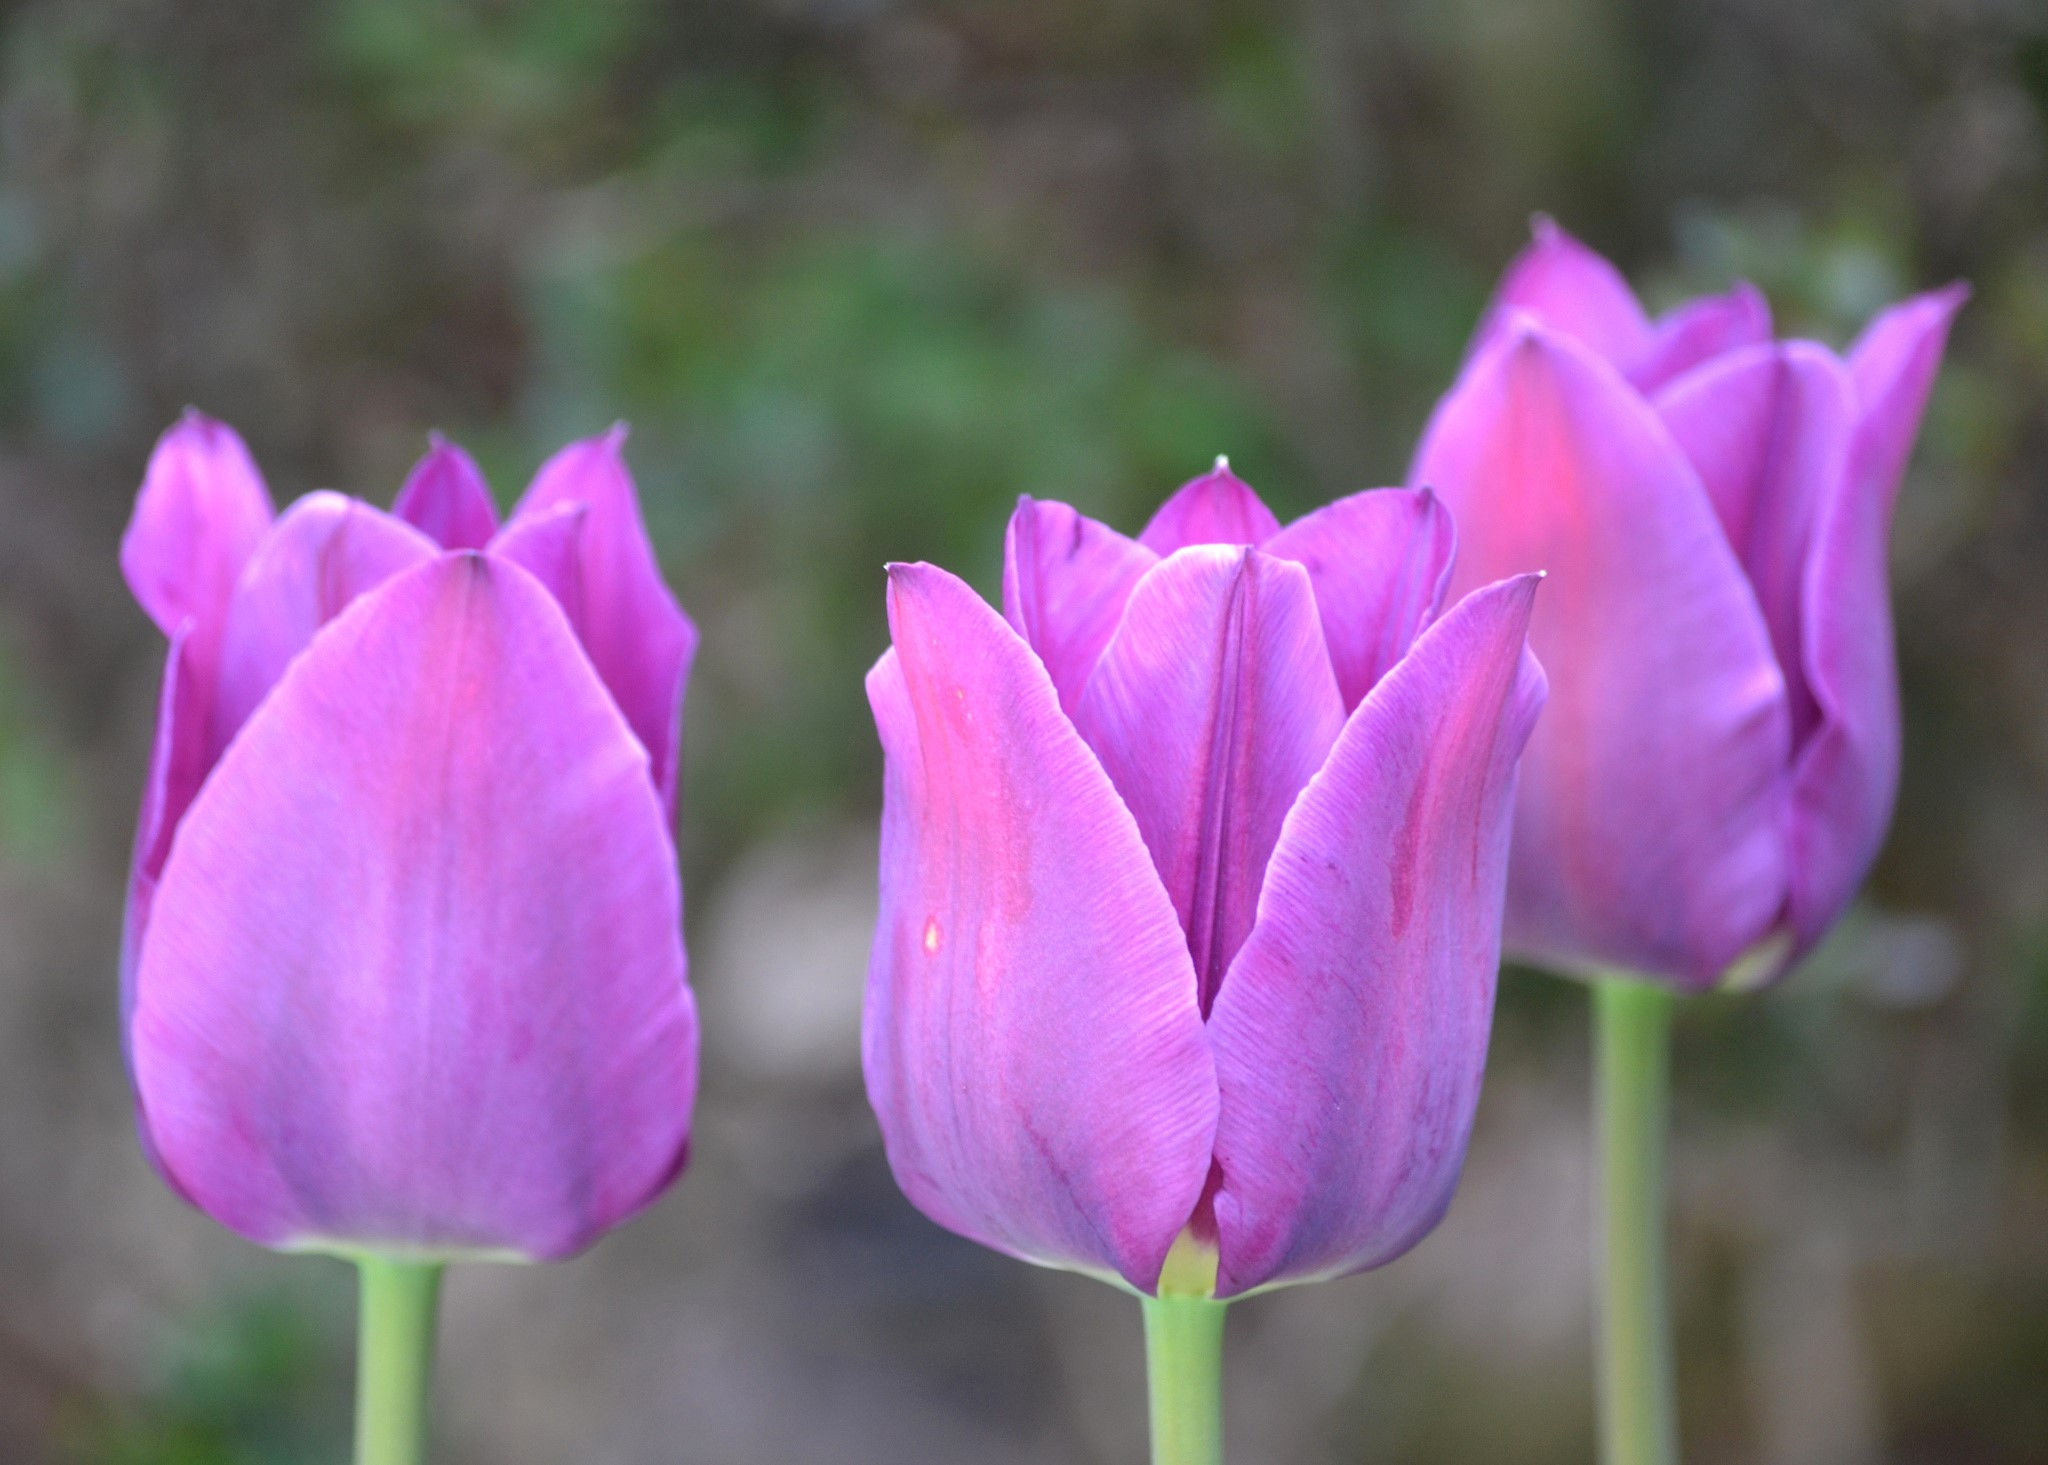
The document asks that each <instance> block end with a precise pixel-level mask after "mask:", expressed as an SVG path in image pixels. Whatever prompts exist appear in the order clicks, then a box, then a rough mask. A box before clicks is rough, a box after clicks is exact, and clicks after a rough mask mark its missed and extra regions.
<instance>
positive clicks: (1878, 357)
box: [1791, 286, 1967, 949]
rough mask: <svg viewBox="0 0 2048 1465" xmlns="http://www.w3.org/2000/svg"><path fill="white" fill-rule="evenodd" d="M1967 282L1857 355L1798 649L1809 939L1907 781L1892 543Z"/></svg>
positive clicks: (1804, 906) (1890, 325)
mask: <svg viewBox="0 0 2048 1465" xmlns="http://www.w3.org/2000/svg"><path fill="white" fill-rule="evenodd" d="M1966 295H1967V292H1966V291H1965V290H1964V289H1963V288H1962V287H1959V286H1951V287H1950V288H1949V289H1946V290H1937V291H1935V292H1933V293H1931V294H1927V295H1922V296H1919V297H1918V298H1916V299H1913V300H1909V301H1907V302H1906V303H1905V304H1903V305H1899V306H1895V307H1894V308H1893V309H1891V310H1889V311H1886V312H1885V313H1884V314H1883V315H1881V316H1879V317H1878V318H1877V320H1876V321H1874V322H1873V323H1872V324H1871V326H1870V328H1869V329H1868V330H1867V331H1866V332H1865V333H1864V335H1863V339H1862V340H1861V341H1859V342H1858V343H1857V345H1856V348H1855V350H1854V352H1853V353H1852V354H1851V356H1850V358H1849V371H1850V375H1851V378H1852V379H1853V381H1854V383H1855V387H1856V396H1857V400H1858V403H1859V405H1860V407H1861V417H1860V420H1859V425H1858V428H1857V432H1856V439H1855V443H1854V446H1853V448H1852V450H1851V452H1852V457H1851V462H1850V468H1849V471H1848V472H1847V473H1846V474H1844V475H1842V477H1841V478H1840V479H1839V480H1838V482H1839V484H1840V487H1839V489H1838V491H1837V492H1836V494H1835V497H1834V498H1833V500H1832V501H1831V502H1829V503H1827V504H1824V505H1822V506H1821V509H1820V517H1819V523H1818V525H1817V526H1816V529H1815V533H1814V541H1813V550H1812V553H1811V555H1810V556H1809V559H1808V563H1807V571H1806V581H1805V589H1804V594H1805V605H1806V616H1805V622H1804V625H1803V628H1802V630H1803V652H1804V657H1805V672H1806V681H1807V685H1808V686H1809V687H1810V688H1811V689H1812V693H1813V698H1814V701H1815V702H1816V704H1817V705H1818V708H1819V715H1820V721H1819V724H1818V726H1817V727H1815V728H1814V730H1813V732H1812V733H1811V735H1810V736H1809V737H1808V738H1807V739H1806V741H1805V743H1804V744H1803V745H1802V746H1801V747H1800V749H1799V754H1798V761H1797V762H1796V763H1795V764H1794V767H1793V772H1792V851H1793V858H1792V891H1791V917H1792V924H1793V927H1794V929H1795V931H1796V932H1797V933H1798V944H1799V946H1800V948H1801V949H1804V948H1808V947H1811V946H1812V945H1813V943H1814V942H1816V941H1818V940H1819V939H1820V937H1821V936H1822V935H1823V934H1824V933H1825V932H1826V931H1827V929H1828V927H1829V926H1831V925H1832V924H1833V923H1834V921H1835V918H1836V917H1837V916H1839V915H1840V914H1841V912H1842V909H1843V907H1844V906H1846V905H1847V904H1848V902H1849V899H1850V897H1851V896H1852V895H1854V894H1855V891H1856V887H1857V886H1858V885H1860V884H1861V883H1862V882H1863V878H1864V876H1865V875H1867V874H1868V873H1869V870H1870V866H1871V863H1872V861H1874V860H1875V859H1876V858H1877V852H1878V849H1879V847H1880V846H1881V845H1882V844H1883V843H1884V834H1885V829H1886V827H1887V826H1888V825H1889V824H1890V822H1891V809H1892V801H1893V799H1894V798H1895V797H1896V795H1897V792H1898V781H1899V683H1898V666H1897V662H1896V660H1895V653H1894V650H1893V645H1892V617H1891V597H1890V594H1889V590H1888V586H1887V564H1886V559H1887V555H1886V551H1887V547H1888V545H1889V541H1890V534H1891V518H1892V506H1893V504H1894V503H1895V502H1896V501H1897V498H1898V489H1899V480H1900V478H1901V476H1902V475H1903V474H1904V472H1905V466H1906V459H1907V456H1908V455H1909V454H1910V453H1911V451H1912V446H1913V438H1914V436H1915V433H1916V431H1917V429H1918V427H1919V425H1920V416H1921V413H1922V411H1923V410H1924V409H1925V407H1926V405H1927V397H1928V393H1929V392H1930V390H1931V389H1932V387H1933V385H1934V376H1935V372H1936V371H1937V370H1938V369H1939V368H1940V365H1941V355H1942V350H1943V347H1944V346H1945V345H1946V343H1947V340H1948V328H1949V323H1950V321H1951V320H1952V319H1953V318H1954V316H1955V313H1956V311H1957V310H1958V309H1960V308H1961V306H1962V304H1963V301H1964V299H1965V298H1966Z"/></svg>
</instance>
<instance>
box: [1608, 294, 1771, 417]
mask: <svg viewBox="0 0 2048 1465" xmlns="http://www.w3.org/2000/svg"><path fill="white" fill-rule="evenodd" d="M1770 339H1771V307H1770V302H1768V301H1767V300H1765V299H1764V296H1763V292H1762V291H1761V290H1759V289H1757V288H1756V286H1754V285H1752V284H1750V283H1749V282H1748V281H1746V280H1745V281H1742V282H1741V283H1739V284H1737V285H1736V287H1735V288H1734V289H1732V290H1730V291H1729V292H1728V293H1727V294H1725V295H1708V296H1704V297H1702V298H1701V299H1698V300H1694V301H1691V302H1689V303H1688V304H1685V305H1681V306H1679V307H1678V309H1676V310H1674V311H1672V312H1671V313H1670V314H1669V315H1666V316H1665V317H1664V318H1663V319H1661V320H1659V321H1658V322H1657V327H1656V331H1655V336H1654V340H1653V341H1652V343H1651V345H1650V348H1649V350H1648V351H1647V352H1646V353H1645V354H1644V355H1643V356H1642V357H1641V358H1639V359H1638V360H1636V361H1635V362H1633V363H1632V364H1631V365H1630V366H1629V367H1628V378H1629V380H1630V381H1632V382H1634V383H1635V385H1636V386H1637V387H1638V388H1639V389H1640V390H1642V391H1645V392H1655V391H1656V390H1658V389H1659V388H1660V387H1662V386H1663V385H1664V384H1665V383H1666V382H1669V381H1671V380H1672V379H1674V378H1675V377H1678V376H1679V375H1681V374H1682V373H1684V372H1688V371H1690V370H1692V369H1693V368H1694V367H1695V366H1698V365H1700V364H1701V363H1702V362H1706V361H1711V360H1713V359H1714V358H1715V357H1716V356H1720V355H1723V354H1724V353H1726V352H1729V351H1738V350H1740V349H1742V348H1743V347H1744V346H1757V345H1761V344H1763V343H1764V342H1766V341H1768V340H1770Z"/></svg>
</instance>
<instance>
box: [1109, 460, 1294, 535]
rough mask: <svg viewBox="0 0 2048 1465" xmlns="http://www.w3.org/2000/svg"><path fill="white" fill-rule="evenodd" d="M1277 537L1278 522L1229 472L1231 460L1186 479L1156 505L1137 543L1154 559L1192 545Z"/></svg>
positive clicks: (1247, 485) (1219, 461)
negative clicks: (1155, 511) (1150, 551)
mask: <svg viewBox="0 0 2048 1465" xmlns="http://www.w3.org/2000/svg"><path fill="white" fill-rule="evenodd" d="M1279 532H1280V521H1279V520H1278V519H1276V518H1274V517H1273V511H1272V510H1271V509H1269V508H1267V507H1266V504H1265V500H1263V499H1261V498H1260V497H1259V496H1258V495H1257V494H1256V493H1253V492H1252V487H1251V485H1250V484H1248V483H1246V482H1245V481H1244V480H1243V479H1242V478H1239V477H1238V476H1237V475H1236V474H1235V473H1232V472H1231V471H1230V460H1229V459H1228V458H1218V459H1217V460H1216V466H1215V467H1214V468H1212V469H1210V470H1209V471H1208V472H1207V473H1204V474H1203V475H1202V476H1201V477H1200V478H1190V479H1189V480H1188V481H1187V482H1186V483H1183V484H1182V485H1181V486H1180V487H1179V488H1178V489H1177V490H1175V492H1174V495H1173V497H1172V498H1170V499H1168V500H1167V501H1166V502H1165V503H1163V504H1161V505H1160V506H1159V512H1158V513H1156V514H1154V515H1153V516H1152V522H1151V523H1149V524H1147V525H1146V526H1145V530H1144V532H1143V533H1142V534H1140V535H1139V536H1138V543H1140V544H1142V545H1144V546H1145V547H1146V548H1147V549H1149V550H1152V551H1153V552H1154V553H1156V554H1172V553H1173V552H1174V551H1175V550H1177V549H1185V548H1187V547H1188V546H1189V545H1191V544H1264V543H1265V542H1266V541H1267V540H1268V539H1271V538H1272V537H1273V536H1274V535H1275V534H1278V533H1279Z"/></svg>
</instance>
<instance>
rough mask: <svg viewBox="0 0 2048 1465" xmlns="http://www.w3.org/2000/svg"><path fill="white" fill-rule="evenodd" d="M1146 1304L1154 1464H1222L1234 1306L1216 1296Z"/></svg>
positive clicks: (1160, 1299) (1169, 1298) (1150, 1300)
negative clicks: (1226, 1357) (1226, 1356)
mask: <svg viewBox="0 0 2048 1465" xmlns="http://www.w3.org/2000/svg"><path fill="white" fill-rule="evenodd" d="M1142 1300H1143V1302H1144V1304H1145V1381H1146V1385H1147V1389H1148V1392H1149V1394H1150V1397H1151V1417H1152V1465H1222V1461H1223V1315H1224V1313H1225V1312H1227V1311H1228V1310H1229V1307H1230V1304H1229V1303H1227V1302H1218V1301H1217V1300H1216V1299H1215V1298H1213V1297H1185V1296H1165V1297H1147V1298H1144V1299H1142Z"/></svg>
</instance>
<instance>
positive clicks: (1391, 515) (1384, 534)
mask: <svg viewBox="0 0 2048 1465" xmlns="http://www.w3.org/2000/svg"><path fill="white" fill-rule="evenodd" d="M1457 544H1458V536H1457V532H1456V530H1455V529H1453V528H1452V525H1451V516H1450V513H1449V512H1448V511H1447V510H1446V509H1445V508H1444V506H1443V504H1442V503H1441V502H1439V501H1438V499H1437V497H1436V495H1435V494H1433V493H1431V492H1430V491H1429V489H1427V488H1420V489H1400V488H1375V489H1369V490H1367V491H1366V492H1364V493H1354V494H1352V495H1351V496H1350V497H1349V498H1341V499H1338V500H1337V501H1336V502H1335V503H1333V504H1328V505H1325V506H1324V507H1322V508H1320V509H1317V510H1316V511H1315V512H1314V513H1313V514H1309V515H1306V516H1305V517H1303V518H1300V519H1297V520H1295V521H1294V522H1293V523H1292V524H1289V525H1288V526H1287V527H1286V528H1285V529H1283V530H1281V531H1280V532H1279V533H1278V534H1277V535H1275V536H1274V537H1273V538H1272V539H1270V540H1268V541H1267V542H1266V545H1265V550H1266V553H1268V554H1275V555H1279V556H1280V557H1281V558H1282V559H1290V560H1294V561H1296V562H1297V563H1299V564H1301V565H1304V566H1306V567H1307V569H1308V574H1309V579H1310V580H1312V581H1313V582H1314V583H1315V587H1316V605H1317V606H1318V607H1319V608H1320V610H1321V611H1322V617H1323V635H1324V636H1325V638H1326V639H1327V640H1328V641H1329V645H1330V662H1331V664H1332V665H1333V666H1334V667H1335V668H1336V671H1337V688H1338V690H1339V691H1341V692H1342V693H1343V694H1344V707H1345V710H1346V711H1349V710H1350V709H1351V708H1353V707H1356V706H1357V705H1358V704H1359V702H1360V700H1361V699H1363V698H1364V696H1365V694H1366V693H1367V692H1369V691H1371V690H1372V688H1373V685H1374V684H1375V683H1376V682H1378V681H1379V679H1380V678H1381V677H1383V676H1385V675H1386V674H1387V671H1388V669H1389V668H1390V667H1392V666H1393V664H1394V663H1395V662H1397V661H1399V660H1400V659H1401V657H1402V655H1403V654H1404V653H1405V652H1406V651H1407V650H1408V647H1409V644H1410V643H1411V642H1413V641H1414V639H1415V638H1416V636H1417V635H1419V634H1420V633H1421V631H1422V628H1423V627H1424V626H1426V625H1428V624H1429V623H1430V621H1431V620H1432V619H1434V618H1435V616H1436V612H1437V607H1438V606H1440V605H1441V604H1443V596H1444V591H1445V589H1446V588H1447V587H1448V586H1449V584H1450V578H1451V562H1452V560H1453V559H1455V558H1456V557H1457Z"/></svg>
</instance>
